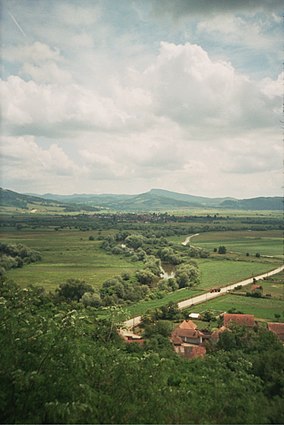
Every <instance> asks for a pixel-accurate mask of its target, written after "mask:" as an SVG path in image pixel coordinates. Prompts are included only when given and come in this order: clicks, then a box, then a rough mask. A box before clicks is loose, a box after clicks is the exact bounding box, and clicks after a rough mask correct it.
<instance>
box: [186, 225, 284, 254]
mask: <svg viewBox="0 0 284 425" xmlns="http://www.w3.org/2000/svg"><path fill="white" fill-rule="evenodd" d="M180 241H181V242H182V239H181V238H180ZM191 243H192V245H196V246H199V247H201V248H205V249H207V250H209V251H210V252H213V250H214V248H218V247H219V246H220V245H224V246H225V247H226V248H227V251H228V252H230V251H232V252H236V253H240V254H244V255H245V254H246V253H249V254H250V255H251V256H255V254H256V253H257V252H258V253H260V255H268V256H276V257H279V258H283V232H282V231H280V230H279V231H278V230H271V231H240V232H231V231H228V232H205V233H200V234H199V235H198V236H195V237H194V238H192V241H191Z"/></svg>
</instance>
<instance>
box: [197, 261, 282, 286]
mask: <svg viewBox="0 0 284 425" xmlns="http://www.w3.org/2000/svg"><path fill="white" fill-rule="evenodd" d="M197 262H198V266H199V269H200V272H201V283H200V285H199V288H200V289H203V290H206V289H210V288H212V287H221V286H225V285H228V284H230V283H236V282H239V281H241V280H243V279H246V278H250V277H252V276H256V275H257V274H261V273H264V272H266V271H269V270H273V269H274V268H276V267H277V265H275V264H272V263H261V262H246V261H228V260H227V261H226V260H225V261H221V260H214V259H201V260H198V261H197Z"/></svg>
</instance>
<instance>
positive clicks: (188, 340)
mask: <svg viewBox="0 0 284 425" xmlns="http://www.w3.org/2000/svg"><path fill="white" fill-rule="evenodd" d="M203 336H204V335H203V333H202V332H200V331H199V330H198V329H197V325H196V324H195V323H194V322H192V321H191V320H184V321H183V322H182V323H181V324H179V325H178V326H177V327H176V328H175V329H174V330H173V332H172V334H171V342H172V344H173V346H174V350H175V352H176V353H178V354H180V355H182V356H184V357H187V358H194V357H203V356H204V355H205V353H206V348H205V347H203V346H202V345H201V344H202V342H203Z"/></svg>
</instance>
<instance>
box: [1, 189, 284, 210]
mask: <svg viewBox="0 0 284 425" xmlns="http://www.w3.org/2000/svg"><path fill="white" fill-rule="evenodd" d="M38 202H42V203H46V204H48V203H49V204H50V203H52V202H53V203H57V204H61V205H62V204H64V206H66V205H69V207H71V206H72V205H73V206H74V207H75V206H77V207H78V206H79V205H80V207H82V206H84V207H85V209H86V208H91V209H92V208H107V209H111V210H117V211H167V210H177V209H186V208H199V209H202V208H206V209H208V208H219V209H239V210H283V200H282V198H281V197H280V196H275V197H257V198H251V199H235V198H230V197H227V198H206V197H201V196H193V195H188V194H182V193H177V192H170V191H168V190H162V189H152V190H150V191H149V192H146V193H142V194H138V195H119V194H99V195H98V194H97V195H92V194H74V195H55V194H45V195H30V194H28V195H23V194H19V193H17V192H13V191H10V190H4V189H1V190H0V205H1V206H11V207H16V208H27V205H28V204H31V203H38Z"/></svg>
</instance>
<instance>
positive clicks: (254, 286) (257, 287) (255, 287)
mask: <svg viewBox="0 0 284 425" xmlns="http://www.w3.org/2000/svg"><path fill="white" fill-rule="evenodd" d="M262 289H263V288H262V286H261V285H256V284H253V285H251V290H252V291H262Z"/></svg>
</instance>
